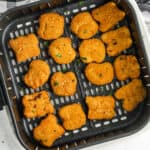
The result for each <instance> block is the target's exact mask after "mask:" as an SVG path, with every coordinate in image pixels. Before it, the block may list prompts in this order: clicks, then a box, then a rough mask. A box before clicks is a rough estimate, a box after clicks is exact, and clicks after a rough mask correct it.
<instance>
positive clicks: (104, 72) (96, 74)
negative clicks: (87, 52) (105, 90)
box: [85, 62, 114, 85]
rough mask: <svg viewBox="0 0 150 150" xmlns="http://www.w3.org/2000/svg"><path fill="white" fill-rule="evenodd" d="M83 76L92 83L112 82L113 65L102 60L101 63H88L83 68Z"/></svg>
mask: <svg viewBox="0 0 150 150" xmlns="http://www.w3.org/2000/svg"><path fill="white" fill-rule="evenodd" d="M85 76H86V77H87V79H88V80H89V81H90V82H91V83H93V84H96V85H104V84H108V83H110V82H112V80H113V78H114V70H113V66H112V64H111V63H109V62H104V63H102V64H96V63H91V64H88V65H87V66H86V68H85Z"/></svg>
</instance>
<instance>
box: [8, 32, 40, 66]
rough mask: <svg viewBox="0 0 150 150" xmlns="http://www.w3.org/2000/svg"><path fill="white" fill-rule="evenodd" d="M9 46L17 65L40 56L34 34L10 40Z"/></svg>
mask: <svg viewBox="0 0 150 150" xmlns="http://www.w3.org/2000/svg"><path fill="white" fill-rule="evenodd" d="M9 45H10V47H11V48H12V50H13V51H14V53H15V55H16V59H17V62H18V63H20V62H23V61H26V60H27V59H29V58H32V57H35V56H39V55H40V48H39V42H38V39H37V37H36V35H35V34H28V35H25V36H19V37H17V38H16V39H11V40H10V41H9Z"/></svg>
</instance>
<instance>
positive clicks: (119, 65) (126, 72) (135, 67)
mask: <svg viewBox="0 0 150 150" xmlns="http://www.w3.org/2000/svg"><path fill="white" fill-rule="evenodd" d="M114 69H115V74H116V76H117V79H118V80H126V79H128V78H131V79H134V78H138V77H139V76H140V65H139V63H138V61H137V59H136V57H135V56H134V55H120V56H118V57H117V58H116V59H115V62H114Z"/></svg>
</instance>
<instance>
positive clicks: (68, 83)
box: [51, 72, 77, 96]
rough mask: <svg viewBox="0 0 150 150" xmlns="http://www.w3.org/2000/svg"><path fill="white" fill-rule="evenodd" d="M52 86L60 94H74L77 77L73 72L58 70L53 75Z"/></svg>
mask: <svg viewBox="0 0 150 150" xmlns="http://www.w3.org/2000/svg"><path fill="white" fill-rule="evenodd" d="M51 87H52V89H53V92H54V93H55V94H56V95H58V96H71V95H74V94H75V92H76V87H77V78H76V76H75V74H74V73H73V72H66V73H62V72H56V73H54V74H53V75H52V77H51Z"/></svg>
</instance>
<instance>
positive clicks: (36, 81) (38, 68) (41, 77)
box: [24, 60, 50, 89]
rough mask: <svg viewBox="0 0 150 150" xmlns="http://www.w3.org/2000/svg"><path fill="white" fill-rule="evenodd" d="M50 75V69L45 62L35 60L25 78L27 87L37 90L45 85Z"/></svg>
mask: <svg viewBox="0 0 150 150" xmlns="http://www.w3.org/2000/svg"><path fill="white" fill-rule="evenodd" d="M49 75H50V67H49V65H48V64H47V63H46V62H45V61H43V60H33V61H32V62H31V63H30V65H29V71H28V72H27V74H26V75H25V76H24V82H25V84H26V85H27V86H29V87H31V88H33V89H36V88H39V87H40V86H42V85H44V84H45V83H46V82H47V80H48V78H49Z"/></svg>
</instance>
